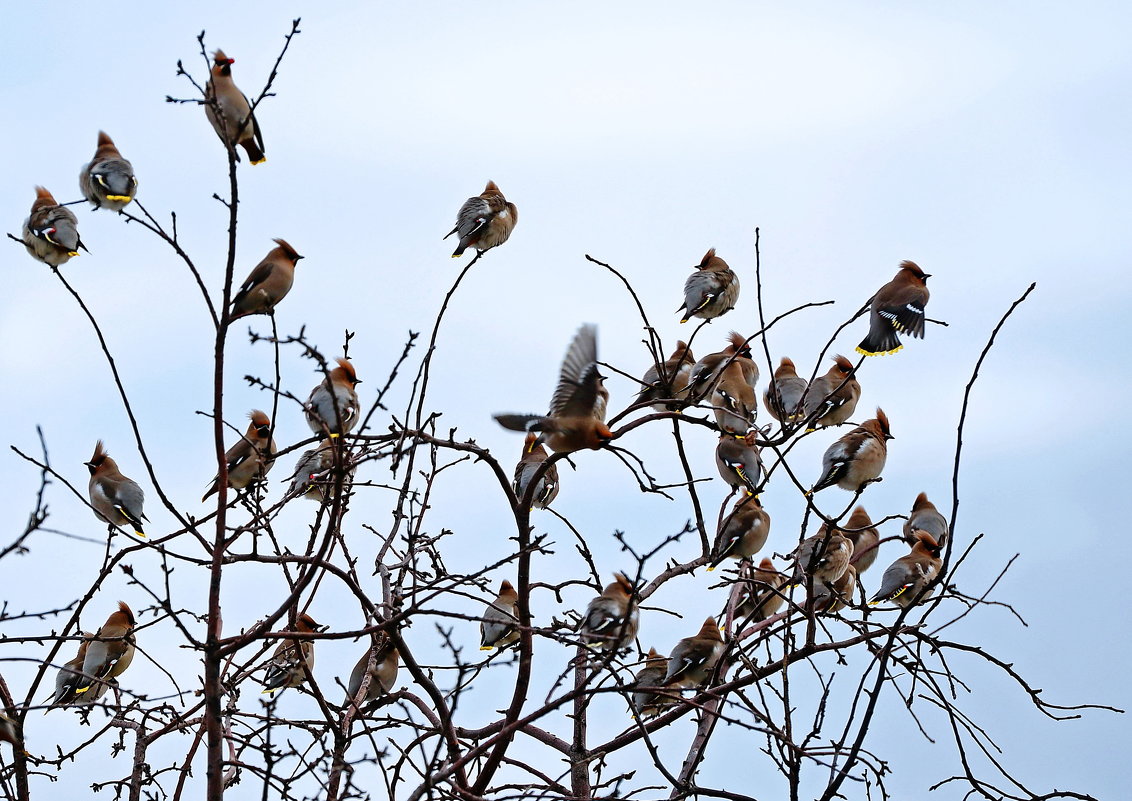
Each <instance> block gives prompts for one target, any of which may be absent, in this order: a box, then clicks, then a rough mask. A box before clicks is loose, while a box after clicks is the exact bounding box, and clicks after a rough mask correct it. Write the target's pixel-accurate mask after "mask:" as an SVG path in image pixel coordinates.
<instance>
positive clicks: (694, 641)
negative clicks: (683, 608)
mask: <svg viewBox="0 0 1132 801" xmlns="http://www.w3.org/2000/svg"><path fill="white" fill-rule="evenodd" d="M725 648H726V646H725V645H724V642H723V637H721V636H720V634H719V624H717V623H716V622H715V618H714V617H709V618H708V619H707V620H705V621H704V625H703V626H701V627H700V630H699V632H697V633H696V635H695V636H693V637H685V638H684V639H682V640H680V642H678V643H677V644H676V647H675V648H673V649H672V653H671V654H670V655H669V657H668V673H667V674H666V675H665V677H664V686H665V687H673V688H685V687H699V686H701V685H702V684H704V683H705V682H707V680H708V679H709V678H711V673H712V671H713V670H715V666H716V663H718V662H719V658H720V657H721V656H723V651H724V650H725Z"/></svg>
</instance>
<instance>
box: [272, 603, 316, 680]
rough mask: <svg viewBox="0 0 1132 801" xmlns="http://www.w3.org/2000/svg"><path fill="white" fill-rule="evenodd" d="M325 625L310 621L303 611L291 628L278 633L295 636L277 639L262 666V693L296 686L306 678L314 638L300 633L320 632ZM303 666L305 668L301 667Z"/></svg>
mask: <svg viewBox="0 0 1132 801" xmlns="http://www.w3.org/2000/svg"><path fill="white" fill-rule="evenodd" d="M325 629H326V627H325V626H320V625H319V624H318V623H315V622H314V618H312V617H311V616H310V615H308V614H306V613H305V612H304V613H303V614H301V615H299V616H298V618H296V619H295V628H294V631H293V632H292V631H291V630H290V629H283V630H282V631H281V633H294V634H295V635H296V636H295V637H293V638H288V639H284V640H280V641H279V645H278V646H276V648H275V653H274V654H273V655H272V657H271V660H270V661H269V662H268V663H267V664H266V665H265V666H264V668H265V671H264V677H263V687H264V689H263V693H264V694H268V695H270V694H272V693H274V692H275V691H276V690H279V689H286V688H288V687H298V686H299V685H300V684H302V683H303V681H305V680H306V676H307V671H313V670H314V641H313V640H311V639H310V638H309V637H301V636H298V635H302V634H314V633H316V632H320V631H324V630H325ZM304 665H306V670H304V669H303V666H304Z"/></svg>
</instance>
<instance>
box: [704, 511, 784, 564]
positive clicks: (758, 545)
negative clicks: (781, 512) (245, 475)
mask: <svg viewBox="0 0 1132 801" xmlns="http://www.w3.org/2000/svg"><path fill="white" fill-rule="evenodd" d="M769 535H770V515H768V514H767V513H766V510H765V509H763V507H762V504H761V503H759V499H758V498H756V497H755V496H754V495H740V496H739V500H737V501H736V502H735V506H734V507H732V509H731V514H729V515H728V516H727V517H726V518H724V520H723V523H722V524H720V526H719V532H718V534H717V535H716V538H715V547H714V548H712V557H711V566H710V567H708V570H709V571H711V570H715V568H716V567H718V566H719V563H720V562H722V561H723V560H724V559H747V558H749V557H751V556H754V555H755V554H757V553H758V552H759V551H761V550H762V547H763V546H764V545H766V538H767V537H768V536H769Z"/></svg>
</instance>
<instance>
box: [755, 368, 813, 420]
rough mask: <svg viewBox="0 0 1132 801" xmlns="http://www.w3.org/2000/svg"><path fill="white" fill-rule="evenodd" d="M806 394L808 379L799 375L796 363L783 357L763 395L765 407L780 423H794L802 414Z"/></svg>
mask: <svg viewBox="0 0 1132 801" xmlns="http://www.w3.org/2000/svg"><path fill="white" fill-rule="evenodd" d="M805 393H806V379H804V378H802V377H801V376H799V375H798V373H797V371H796V370H795V369H794V362H793V361H791V360H790V359H788V358H787V357H785V356H783V357H782V361H781V362H779V365H778V369H776V370H775V371H774V378H773V379H772V380H771V382H770V386H769V387H767V390H766V392H765V393H764V394H763V405H764V406H766V410H767V411H768V412H770V416H771V417H773V418H774V419H775V420H777V421H778V422H780V423H792V422H794V421H795V420H797V419H798V417H799V415H801V414H802V396H803V395H805Z"/></svg>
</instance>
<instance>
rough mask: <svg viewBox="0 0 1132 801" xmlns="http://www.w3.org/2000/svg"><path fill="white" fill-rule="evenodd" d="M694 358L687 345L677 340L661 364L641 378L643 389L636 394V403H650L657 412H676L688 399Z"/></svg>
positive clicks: (653, 366) (654, 365)
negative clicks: (670, 352)
mask: <svg viewBox="0 0 1132 801" xmlns="http://www.w3.org/2000/svg"><path fill="white" fill-rule="evenodd" d="M695 361H696V357H695V356H693V355H692V349H691V348H689V347H688V345H687V343H685V342H683V341H680V340H677V342H676V347H675V348H674V349H673V351H672V355H671V356H669V357H668V358H667V359H666V360H665V361H664V363H663V364H661V365H660V366H659V369H658V366H657V365H656V364H653V365H652V367H650V368H649V369H648V370H646V371H645V375H644V377H643V378H641V383H642V384H644V388H643V389H642V390H641V391H640V392H639V393H637V402H638V403H650V404H652V408H653V409H655V410H656V411H658V412H673V411H678V410H679V409H680V407H681V406H682V405H683V404H681V403H677V402H674V401H683V400H684V399H685V398H687V397H688V380H689V379H690V378H691V376H692V366H693V364H694V363H695Z"/></svg>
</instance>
